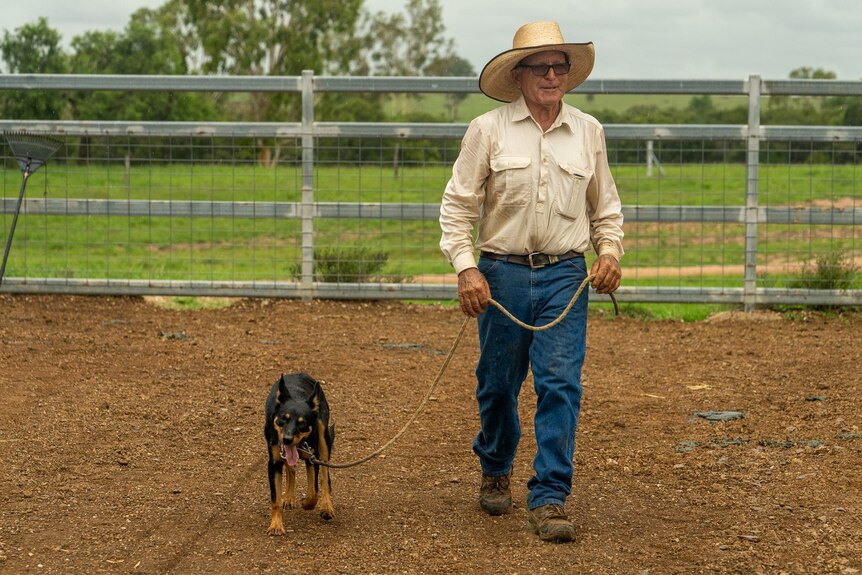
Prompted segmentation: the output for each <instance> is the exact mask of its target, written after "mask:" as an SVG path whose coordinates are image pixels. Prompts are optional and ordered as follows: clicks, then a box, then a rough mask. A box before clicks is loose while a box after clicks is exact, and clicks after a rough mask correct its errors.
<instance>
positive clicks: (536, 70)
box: [515, 62, 572, 77]
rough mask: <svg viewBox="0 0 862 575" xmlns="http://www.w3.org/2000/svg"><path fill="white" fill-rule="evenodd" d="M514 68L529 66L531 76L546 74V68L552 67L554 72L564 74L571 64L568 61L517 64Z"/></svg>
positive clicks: (559, 74)
mask: <svg viewBox="0 0 862 575" xmlns="http://www.w3.org/2000/svg"><path fill="white" fill-rule="evenodd" d="M515 68H529V69H530V72H532V74H533V76H539V77H542V76H547V75H548V70H550V69H551V68H553V69H554V74H556V75H557V76H564V75H566V74H568V73H569V70H570V69H571V68H572V65H571V64H570V63H569V62H560V63H559V64H518V65H517V66H515Z"/></svg>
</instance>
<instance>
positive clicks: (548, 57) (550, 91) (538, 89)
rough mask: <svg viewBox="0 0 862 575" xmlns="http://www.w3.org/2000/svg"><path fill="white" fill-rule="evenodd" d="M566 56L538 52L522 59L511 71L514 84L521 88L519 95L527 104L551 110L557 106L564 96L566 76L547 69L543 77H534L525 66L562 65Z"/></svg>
mask: <svg viewBox="0 0 862 575" xmlns="http://www.w3.org/2000/svg"><path fill="white" fill-rule="evenodd" d="M565 61H566V55H565V54H564V53H563V52H555V51H549V52H539V53H537V54H532V55H530V56H527V57H526V58H524V59H523V60H522V61H521V62H520V64H519V66H521V67H517V68H515V69H514V70H512V78H513V79H514V81H515V84H517V85H518V87H519V88H521V93H522V94H523V95H524V99H525V100H526V101H527V104H533V105H537V106H541V107H546V108H551V107H556V106H558V105H559V103H560V101H561V100H562V99H563V96H565V94H566V93H565V91H564V90H565V88H564V87H563V86H564V84H565V81H566V74H562V75H557V73H556V72H555V71H554V69H553V68H549V69H548V72H547V73H546V74H545V75H544V76H536V75H535V74H534V73H533V71H532V70H531V69H530V68H528V67H525V66H534V65H536V64H563V63H565Z"/></svg>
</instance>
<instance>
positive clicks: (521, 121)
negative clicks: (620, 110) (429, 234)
mask: <svg viewBox="0 0 862 575" xmlns="http://www.w3.org/2000/svg"><path fill="white" fill-rule="evenodd" d="M476 222H478V223H479V225H478V230H477V238H476V244H475V248H477V249H479V250H485V251H489V252H494V253H498V254H519V255H526V254H529V253H532V252H542V253H546V254H552V255H559V254H564V253H566V252H567V251H569V250H576V251H579V252H585V251H586V250H587V249H588V248H589V246H590V233H592V238H593V240H594V241H595V244H596V246H597V247H598V252H599V254H600V255H604V254H609V255H612V256H614V257H615V258H617V259H619V258H620V257H622V255H623V246H622V239H623V230H622V225H623V215H622V211H621V204H620V198H619V194H618V193H617V188H616V184H614V179H613V177H612V176H611V171H610V168H609V167H608V158H607V148H606V146H605V136H604V130H603V128H602V126H601V124H599V122H598V121H597V120H596V119H595V118H593V117H592V116H590V115H588V114H584V113H583V112H581V111H580V110H578V109H576V108H573V107H572V106H569V105H567V104H565V103H563V105H562V109H561V110H560V114H559V115H558V116H557V119H556V121H555V122H554V124H553V125H552V126H551V128H550V129H549V130H548V131H547V132H544V133H543V132H542V128H541V127H540V126H539V125H538V124H537V123H536V121H535V120H534V119H533V118H532V116H531V115H530V111H529V109H528V108H527V105H526V103H525V102H524V99H523V98H520V99H518V100H516V101H514V102H512V103H510V104H507V105H505V106H501V107H500V108H497V109H495V110H492V111H490V112H488V113H486V114H483V115H481V116H479V117H478V118H476V119H475V120H473V121H472V122H471V123H470V126H469V127H468V128H467V132H466V133H465V134H464V139H463V140H462V142H461V152H460V154H459V156H458V159H457V160H456V161H455V165H454V167H453V169H452V178H451V179H450V180H449V183H448V184H447V185H446V189H445V191H444V192H443V201H442V204H441V206H440V227H441V229H442V230H443V234H442V237H441V239H440V248H441V249H442V250H443V253H444V254H446V257H447V258H449V261H450V263H451V264H452V266H453V267H454V268H455V271H456V272H457V273H461V272H462V271H463V270H465V269H467V268H470V267H476V257H475V255H474V251H473V250H474V246H473V226H474V225H475V224H476Z"/></svg>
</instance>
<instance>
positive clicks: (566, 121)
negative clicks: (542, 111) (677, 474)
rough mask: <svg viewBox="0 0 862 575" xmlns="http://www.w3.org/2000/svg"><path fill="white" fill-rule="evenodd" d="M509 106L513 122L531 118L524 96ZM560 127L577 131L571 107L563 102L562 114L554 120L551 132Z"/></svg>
mask: <svg viewBox="0 0 862 575" xmlns="http://www.w3.org/2000/svg"><path fill="white" fill-rule="evenodd" d="M509 106H510V108H511V118H512V121H513V122H520V121H522V120H527V119H529V118H530V109H529V108H528V107H527V102H526V101H525V100H524V96H523V95H521V96H520V97H519V98H518V99H517V100H514V101H512V103H511V104H509ZM560 126H566V127H567V128H568V129H569V131H571V132H573V131H574V129H575V128H574V124H573V122H572V118H571V114H570V106H568V105H567V104H566V103H565V102H563V107H562V108H561V109H560V113H559V114H558V115H557V118H556V120H554V124H553V126H551V130H554V129H556V128H558V127H560Z"/></svg>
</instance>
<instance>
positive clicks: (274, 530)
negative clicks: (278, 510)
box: [266, 521, 285, 535]
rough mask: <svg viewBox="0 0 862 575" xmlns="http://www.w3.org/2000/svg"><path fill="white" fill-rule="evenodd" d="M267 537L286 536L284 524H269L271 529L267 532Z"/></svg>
mask: <svg viewBox="0 0 862 575" xmlns="http://www.w3.org/2000/svg"><path fill="white" fill-rule="evenodd" d="M266 533H267V535H284V533H285V531H284V523H282V522H280V521H273V522H272V523H270V524H269V529H267V530H266Z"/></svg>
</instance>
